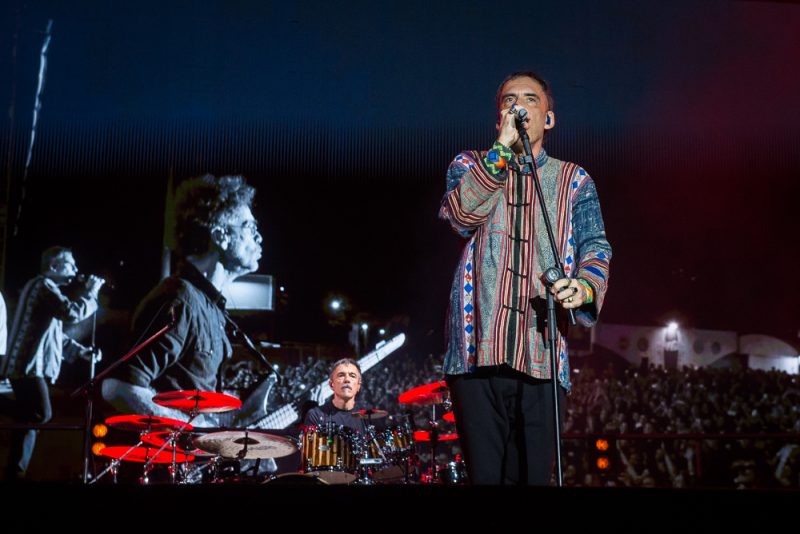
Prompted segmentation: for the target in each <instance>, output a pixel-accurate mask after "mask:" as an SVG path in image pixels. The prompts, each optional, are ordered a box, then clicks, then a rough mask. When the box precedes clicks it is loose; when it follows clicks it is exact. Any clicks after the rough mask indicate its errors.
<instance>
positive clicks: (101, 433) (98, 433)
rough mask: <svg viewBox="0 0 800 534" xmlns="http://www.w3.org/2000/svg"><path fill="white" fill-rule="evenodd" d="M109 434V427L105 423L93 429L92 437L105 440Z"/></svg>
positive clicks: (98, 424)
mask: <svg viewBox="0 0 800 534" xmlns="http://www.w3.org/2000/svg"><path fill="white" fill-rule="evenodd" d="M106 434H108V427H107V426H106V425H104V424H103V423H97V424H96V425H94V426H93V427H92V435H93V436H94V437H96V438H104V437H105V436H106Z"/></svg>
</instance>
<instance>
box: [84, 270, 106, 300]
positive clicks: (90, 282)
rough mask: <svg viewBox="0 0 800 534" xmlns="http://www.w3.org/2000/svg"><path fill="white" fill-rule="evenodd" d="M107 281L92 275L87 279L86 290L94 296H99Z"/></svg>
mask: <svg viewBox="0 0 800 534" xmlns="http://www.w3.org/2000/svg"><path fill="white" fill-rule="evenodd" d="M105 283H106V281H105V280H104V279H102V278H100V277H99V276H95V275H93V274H90V275H89V276H88V278H86V290H87V291H88V292H89V293H91V294H92V295H95V296H97V294H98V293H99V292H100V288H101V287H103V284H105Z"/></svg>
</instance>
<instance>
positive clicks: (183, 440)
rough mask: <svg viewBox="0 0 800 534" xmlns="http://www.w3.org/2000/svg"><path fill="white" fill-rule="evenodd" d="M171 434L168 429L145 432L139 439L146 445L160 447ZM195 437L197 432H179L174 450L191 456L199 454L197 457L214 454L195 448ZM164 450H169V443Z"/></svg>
mask: <svg viewBox="0 0 800 534" xmlns="http://www.w3.org/2000/svg"><path fill="white" fill-rule="evenodd" d="M171 434H172V432H169V431H167V432H150V433H148V434H145V435H144V436H142V437H141V440H142V441H143V442H144V443H147V444H148V445H153V446H155V447H158V448H161V447H162V446H163V445H164V444H165V443H167V442H168V441H169V440H170V437H171ZM195 439H197V434H194V433H192V434H186V433H181V435H180V436H178V437H177V439H176V442H177V445H178V447H177V449H176V450H177V451H178V452H182V453H187V454H190V455H192V456H199V457H206V458H208V457H211V456H214V454H213V453H210V452H207V451H204V450H203V449H197V448H195V446H194V441H195ZM164 450H166V451H171V450H172V447H171V446H170V445H167V447H166V448H165V449H164Z"/></svg>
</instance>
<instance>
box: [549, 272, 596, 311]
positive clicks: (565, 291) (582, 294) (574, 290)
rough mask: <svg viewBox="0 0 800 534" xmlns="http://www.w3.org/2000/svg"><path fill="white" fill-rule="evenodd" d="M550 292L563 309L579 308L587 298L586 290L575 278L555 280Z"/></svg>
mask: <svg viewBox="0 0 800 534" xmlns="http://www.w3.org/2000/svg"><path fill="white" fill-rule="evenodd" d="M550 291H552V292H553V295H555V298H556V300H557V301H558V302H559V303H561V306H563V307H564V308H565V309H570V308H580V307H581V306H583V303H584V302H585V301H586V299H587V297H588V295H587V294H586V288H585V287H584V286H583V284H581V283H580V282H578V280H576V279H575V278H562V279H561V280H556V283H554V284H553V287H551V288H550Z"/></svg>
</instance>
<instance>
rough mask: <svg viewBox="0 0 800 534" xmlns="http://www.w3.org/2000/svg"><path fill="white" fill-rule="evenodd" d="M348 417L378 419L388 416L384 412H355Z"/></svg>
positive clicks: (387, 413)
mask: <svg viewBox="0 0 800 534" xmlns="http://www.w3.org/2000/svg"><path fill="white" fill-rule="evenodd" d="M350 415H352V416H353V417H355V418H357V419H380V418H381V417H386V416H387V415H389V412H387V411H386V410H355V411H354V412H351V413H350Z"/></svg>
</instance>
